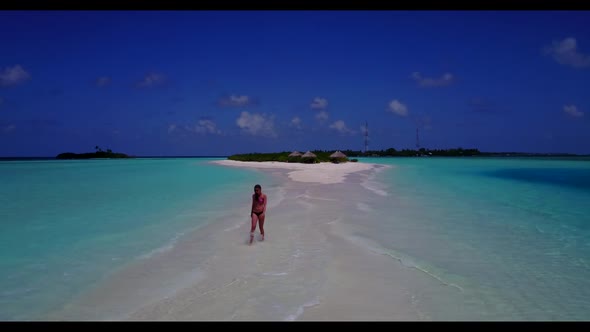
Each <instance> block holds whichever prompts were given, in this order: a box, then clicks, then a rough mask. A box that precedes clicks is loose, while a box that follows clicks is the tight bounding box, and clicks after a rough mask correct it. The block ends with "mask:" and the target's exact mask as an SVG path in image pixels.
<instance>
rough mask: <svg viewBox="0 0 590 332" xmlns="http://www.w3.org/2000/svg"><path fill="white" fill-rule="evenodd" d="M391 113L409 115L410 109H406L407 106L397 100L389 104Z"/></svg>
mask: <svg viewBox="0 0 590 332" xmlns="http://www.w3.org/2000/svg"><path fill="white" fill-rule="evenodd" d="M389 111H390V112H392V113H395V114H397V115H399V116H407V115H408V108H407V107H406V105H404V104H402V103H400V102H399V100H397V99H394V100H392V101H391V102H390V103H389Z"/></svg>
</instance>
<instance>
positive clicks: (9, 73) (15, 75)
mask: <svg viewBox="0 0 590 332" xmlns="http://www.w3.org/2000/svg"><path fill="white" fill-rule="evenodd" d="M30 78H31V75H30V74H29V73H27V71H26V70H24V69H23V67H21V65H16V66H13V67H6V68H4V69H3V70H0V86H13V85H18V84H22V83H24V82H25V81H27V80H29V79H30Z"/></svg>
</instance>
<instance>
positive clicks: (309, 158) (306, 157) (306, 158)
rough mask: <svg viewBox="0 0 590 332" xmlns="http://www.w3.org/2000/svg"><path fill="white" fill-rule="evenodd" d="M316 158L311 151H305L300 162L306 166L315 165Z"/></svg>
mask: <svg viewBox="0 0 590 332" xmlns="http://www.w3.org/2000/svg"><path fill="white" fill-rule="evenodd" d="M317 158H318V156H316V155H315V154H313V153H311V151H307V152H306V153H304V154H303V155H302V156H301V161H303V162H304V163H307V164H315V162H316V160H317Z"/></svg>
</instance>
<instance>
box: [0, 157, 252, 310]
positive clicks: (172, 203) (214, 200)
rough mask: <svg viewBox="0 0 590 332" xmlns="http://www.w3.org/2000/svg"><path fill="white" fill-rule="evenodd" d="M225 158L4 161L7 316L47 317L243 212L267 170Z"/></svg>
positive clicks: (0, 224)
mask: <svg viewBox="0 0 590 332" xmlns="http://www.w3.org/2000/svg"><path fill="white" fill-rule="evenodd" d="M218 159H222V158H177V159H174V158H160V159H158V158H145V159H144V158H139V159H128V160H73V161H72V160H70V161H60V160H35V161H3V162H0V184H1V185H0V320H36V319H42V317H43V315H44V314H45V313H46V312H49V311H51V310H55V309H56V308H59V307H60V306H62V305H64V304H65V303H67V302H68V301H69V300H70V299H72V298H73V297H75V296H76V295H77V294H79V293H80V292H82V291H84V290H85V289H88V288H90V287H92V286H93V285H95V284H96V283H98V282H100V281H101V280H104V279H106V278H107V277H108V276H109V275H110V274H111V273H112V272H114V271H116V270H117V269H119V268H122V267H124V266H126V265H127V264H129V263H132V262H134V261H137V260H141V259H145V258H149V257H150V255H152V254H154V253H158V252H161V251H163V250H169V249H170V248H171V247H172V246H173V245H174V244H175V242H176V241H177V240H178V239H179V238H180V237H181V236H182V235H183V234H185V233H187V232H191V231H195V230H198V229H199V228H200V227H202V226H204V225H206V224H207V223H208V222H210V221H211V220H215V218H218V217H219V216H222V215H223V214H224V213H225V212H226V211H227V210H228V205H231V204H232V203H235V202H243V203H244V207H243V208H244V211H245V212H244V214H246V212H247V211H246V210H248V209H249V206H248V203H249V201H248V199H249V197H250V196H249V195H251V193H252V191H253V186H254V184H256V183H258V182H261V181H262V180H263V174H262V173H260V172H257V171H253V170H243V169H233V168H232V169H230V168H226V167H219V166H217V165H212V164H209V161H211V160H218ZM238 197H239V198H241V199H242V200H241V201H240V200H239V199H238Z"/></svg>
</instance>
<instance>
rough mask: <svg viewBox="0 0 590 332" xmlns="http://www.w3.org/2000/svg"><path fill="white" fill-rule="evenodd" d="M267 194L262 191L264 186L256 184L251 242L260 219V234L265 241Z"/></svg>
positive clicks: (251, 215) (253, 198) (253, 199)
mask: <svg viewBox="0 0 590 332" xmlns="http://www.w3.org/2000/svg"><path fill="white" fill-rule="evenodd" d="M265 214H266V195H265V194H263V193H262V187H261V186H260V185H259V184H257V185H255V186H254V194H253V195H252V211H251V212H250V217H251V218H252V228H251V229H250V244H252V241H254V231H255V230H256V223H257V222H258V221H260V235H261V236H262V238H261V241H264V219H265V217H266V215H265Z"/></svg>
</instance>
